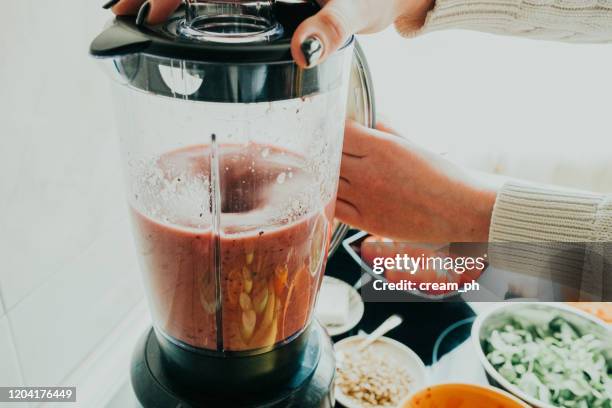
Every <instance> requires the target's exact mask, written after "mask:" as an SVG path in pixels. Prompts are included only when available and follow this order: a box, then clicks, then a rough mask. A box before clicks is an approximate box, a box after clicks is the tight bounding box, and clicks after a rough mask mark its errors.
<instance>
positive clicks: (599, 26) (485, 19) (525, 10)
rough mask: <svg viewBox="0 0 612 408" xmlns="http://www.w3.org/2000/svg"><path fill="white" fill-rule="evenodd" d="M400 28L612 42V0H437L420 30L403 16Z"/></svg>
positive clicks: (409, 33)
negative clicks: (413, 26)
mask: <svg viewBox="0 0 612 408" xmlns="http://www.w3.org/2000/svg"><path fill="white" fill-rule="evenodd" d="M396 26H397V29H398V31H399V32H400V33H401V34H403V35H405V36H414V35H417V34H421V33H426V32H430V31H437V30H444V29H453V28H458V29H468V30H477V31H484V32H489V33H495V34H508V35H514V36H521V37H529V38H536V39H545V40H556V41H566V42H589V43H597V42H612V0H436V4H435V7H434V8H433V10H432V11H430V12H429V14H428V15H427V19H426V21H425V25H424V26H423V28H422V29H421V30H420V31H419V32H416V33H415V32H412V31H411V29H410V21H409V20H408V19H404V18H401V17H400V18H399V19H398V20H397V21H396Z"/></svg>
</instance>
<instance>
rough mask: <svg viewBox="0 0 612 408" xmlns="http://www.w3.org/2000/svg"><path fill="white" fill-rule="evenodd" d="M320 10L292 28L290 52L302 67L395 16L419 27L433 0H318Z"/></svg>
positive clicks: (322, 57)
mask: <svg viewBox="0 0 612 408" xmlns="http://www.w3.org/2000/svg"><path fill="white" fill-rule="evenodd" d="M317 1H318V2H319V3H320V4H322V5H323V9H322V10H321V11H320V12H319V13H317V14H316V15H314V16H312V17H310V18H308V19H306V20H305V21H304V22H303V23H302V24H301V25H300V26H299V27H298V28H297V30H296V31H295V34H294V35H293V38H292V41H291V54H292V55H293V58H294V59H295V61H296V62H297V63H298V65H300V66H302V67H312V66H315V65H317V64H318V63H320V62H322V61H323V60H325V58H327V57H328V56H329V55H331V54H333V53H334V52H335V51H336V50H337V49H338V48H340V47H341V46H342V45H343V44H344V43H345V42H346V41H347V39H348V38H349V37H350V36H351V35H353V34H358V33H359V34H369V33H375V32H378V31H382V30H384V29H385V28H387V27H388V26H390V25H391V24H393V22H395V20H397V19H398V18H400V17H401V18H402V24H403V25H404V26H405V27H410V26H413V29H414V30H418V29H419V28H421V27H422V26H423V24H424V23H425V17H426V16H427V12H428V11H429V10H430V9H431V8H432V7H433V4H434V0H317Z"/></svg>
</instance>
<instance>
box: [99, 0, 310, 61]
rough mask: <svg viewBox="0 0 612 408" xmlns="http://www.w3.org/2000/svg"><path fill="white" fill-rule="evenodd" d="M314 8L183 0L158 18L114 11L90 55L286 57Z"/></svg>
mask: <svg viewBox="0 0 612 408" xmlns="http://www.w3.org/2000/svg"><path fill="white" fill-rule="evenodd" d="M318 10H319V6H318V4H317V3H316V1H315V0H185V1H184V3H183V4H182V5H181V6H180V7H179V8H178V9H177V11H176V12H175V13H174V14H173V15H172V16H171V17H170V18H169V19H168V20H167V21H166V22H164V23H162V24H159V25H156V26H148V25H145V26H138V25H137V24H136V22H135V18H134V17H132V16H119V17H117V18H116V19H115V21H114V22H113V24H112V25H111V26H109V27H108V28H107V29H106V30H105V31H104V32H102V33H101V34H100V35H99V36H98V37H97V38H96V39H95V40H94V41H93V42H92V44H91V47H90V53H91V54H92V55H93V56H95V57H121V56H125V55H129V54H136V53H144V54H147V55H151V56H156V57H162V58H174V59H181V60H189V61H199V62H219V63H274V62H288V61H291V52H290V42H291V36H292V34H293V32H294V31H295V29H296V28H297V26H298V25H299V24H300V23H301V22H302V21H304V20H305V19H306V18H308V17H310V16H312V15H314V14H315V13H316V12H317V11H318Z"/></svg>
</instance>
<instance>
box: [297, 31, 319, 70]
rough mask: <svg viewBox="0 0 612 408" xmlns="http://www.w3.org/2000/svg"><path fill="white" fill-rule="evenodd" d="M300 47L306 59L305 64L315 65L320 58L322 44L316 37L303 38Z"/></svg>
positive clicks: (308, 65)
mask: <svg viewBox="0 0 612 408" xmlns="http://www.w3.org/2000/svg"><path fill="white" fill-rule="evenodd" d="M300 48H301V49H302V54H303V55H304V58H305V59H306V66H307V67H309V68H310V67H312V66H314V65H316V63H317V62H319V60H320V59H321V55H323V44H322V43H321V41H319V39H318V38H316V37H308V38H307V39H305V40H304V42H302V45H301V47H300Z"/></svg>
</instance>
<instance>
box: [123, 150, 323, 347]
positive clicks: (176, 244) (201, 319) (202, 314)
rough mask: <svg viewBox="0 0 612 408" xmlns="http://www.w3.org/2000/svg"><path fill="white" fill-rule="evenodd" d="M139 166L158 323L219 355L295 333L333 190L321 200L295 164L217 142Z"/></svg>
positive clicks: (308, 307) (140, 227) (137, 209)
mask: <svg viewBox="0 0 612 408" xmlns="http://www.w3.org/2000/svg"><path fill="white" fill-rule="evenodd" d="M211 163H212V164H213V166H211ZM145 167H146V168H147V169H148V170H147V174H146V175H145V174H143V175H142V177H138V178H139V180H141V181H142V183H141V185H138V186H136V187H135V188H133V190H134V191H136V192H137V193H135V194H134V197H132V209H133V215H134V217H133V219H134V220H135V222H134V224H135V230H136V236H137V241H138V245H139V249H140V251H141V255H142V260H143V269H144V272H145V282H146V284H147V285H148V288H147V289H148V290H149V292H150V296H151V308H152V311H153V319H154V322H155V324H156V325H157V327H158V328H159V329H161V330H162V331H163V332H164V333H165V334H166V335H169V336H171V337H173V338H174V339H176V340H179V341H181V342H183V343H186V344H189V345H191V346H193V347H199V348H206V349H217V350H218V349H223V350H247V349H257V348H262V347H266V346H270V345H273V344H275V343H278V342H280V341H282V340H284V339H287V338H289V337H292V336H293V335H295V334H297V333H299V332H301V330H302V329H303V328H304V327H305V326H306V325H307V323H308V322H309V319H310V316H311V313H312V310H313V305H314V302H315V297H316V293H317V292H318V289H319V285H320V283H321V271H322V270H323V268H324V266H325V265H324V264H325V260H326V258H327V256H326V255H327V250H328V245H329V239H330V236H331V226H332V222H331V221H332V217H333V211H334V206H333V203H334V197H332V196H333V194H327V195H328V196H330V197H328V198H327V199H326V200H324V201H325V202H322V200H321V199H320V197H321V196H322V195H325V194H322V192H321V187H320V185H319V184H320V183H316V182H314V178H313V177H312V176H311V175H310V173H309V172H308V171H306V169H305V165H304V163H303V159H301V158H300V156H298V155H295V154H292V153H289V152H287V151H285V150H281V149H275V148H272V147H269V146H264V145H257V144H251V145H249V146H248V147H236V146H231V145H230V146H225V145H223V146H221V147H220V148H219V152H218V153H217V159H213V158H212V157H211V151H210V148H209V147H208V146H192V147H189V148H185V149H181V150H176V151H172V152H170V153H167V154H164V155H163V156H161V157H160V158H159V159H157V160H156V161H155V163H154V164H152V165H149V166H145ZM211 167H212V168H214V169H215V170H213V177H210V173H211V170H210V169H211ZM217 180H218V181H217ZM214 191H219V194H214V193H211V192H214ZM214 197H217V200H215V199H214ZM211 198H212V199H211ZM212 208H218V209H219V210H220V213H221V215H220V217H219V218H218V222H217V223H215V222H214V219H213V217H212V216H211V214H212V213H214V211H211V209H212ZM213 225H216V227H215V228H216V230H217V231H218V233H213V227H212V226H213Z"/></svg>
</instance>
